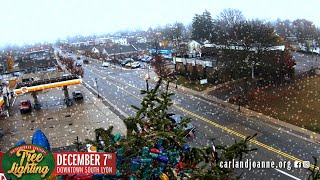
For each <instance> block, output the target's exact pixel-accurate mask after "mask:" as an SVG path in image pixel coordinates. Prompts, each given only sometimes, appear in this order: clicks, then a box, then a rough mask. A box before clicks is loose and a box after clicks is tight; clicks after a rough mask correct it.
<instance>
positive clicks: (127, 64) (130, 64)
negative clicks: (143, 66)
mask: <svg viewBox="0 0 320 180" xmlns="http://www.w3.org/2000/svg"><path fill="white" fill-rule="evenodd" d="M133 63H134V62H128V63H126V65H125V66H126V67H131V66H132V64H133Z"/></svg>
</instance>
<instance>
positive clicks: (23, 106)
mask: <svg viewBox="0 0 320 180" xmlns="http://www.w3.org/2000/svg"><path fill="white" fill-rule="evenodd" d="M19 109H20V112H21V114H23V113H27V112H31V111H32V105H31V101H30V100H23V101H21V102H20V105H19Z"/></svg>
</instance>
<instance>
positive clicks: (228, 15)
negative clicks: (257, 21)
mask: <svg viewBox="0 0 320 180" xmlns="http://www.w3.org/2000/svg"><path fill="white" fill-rule="evenodd" d="M217 20H218V21H219V22H221V24H222V25H224V26H225V27H226V28H231V27H233V26H234V25H235V24H237V23H239V22H241V21H245V20H246V18H245V17H244V16H243V14H242V12H241V11H240V10H238V9H230V8H228V9H224V10H223V11H222V12H221V13H220V14H219V16H218V18H217Z"/></svg>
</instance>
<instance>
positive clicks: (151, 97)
mask: <svg viewBox="0 0 320 180" xmlns="http://www.w3.org/2000/svg"><path fill="white" fill-rule="evenodd" d="M161 84H162V79H160V80H159V81H158V82H157V84H156V85H155V87H154V88H153V89H149V85H148V84H147V89H146V90H141V94H143V95H145V96H144V98H143V100H142V102H141V107H136V106H132V107H133V108H134V109H136V110H137V113H136V114H135V116H132V117H129V118H128V119H126V120H125V121H124V122H125V124H126V126H127V130H128V131H127V136H126V137H123V138H121V139H120V140H119V139H117V138H116V137H117V135H113V134H112V127H110V128H109V129H107V130H104V129H102V128H99V129H96V131H95V132H96V134H97V137H96V139H95V140H86V141H87V143H90V144H93V145H96V146H97V147H98V149H99V150H104V151H108V152H116V153H117V175H116V176H114V177H111V176H108V177H109V178H114V179H117V178H130V177H131V178H138V179H152V178H158V177H163V178H164V177H166V178H168V179H184V177H189V178H191V179H195V178H199V179H226V178H228V179H230V178H232V177H233V176H234V172H233V170H232V169H227V168H221V167H219V163H220V161H228V160H232V159H239V160H241V159H242V158H243V155H244V154H247V153H249V152H250V151H254V150H256V149H250V148H249V147H248V145H247V143H248V142H249V141H250V140H251V139H252V138H254V136H255V135H254V136H252V137H248V138H246V139H244V140H241V141H240V142H235V144H233V145H232V146H229V147H227V146H219V145H217V146H211V147H201V148H198V147H189V146H188V145H186V141H185V139H184V137H185V135H186V134H185V131H184V127H186V125H187V123H188V122H190V121H191V119H188V118H186V119H183V120H182V121H181V123H180V124H179V125H178V126H176V127H175V128H173V127H172V124H171V122H170V120H169V119H168V118H167V115H168V110H169V108H170V106H171V105H172V104H173V103H172V99H171V97H172V96H173V93H170V92H169V90H168V89H169V83H167V84H166V88H165V90H163V91H161V90H160V87H161ZM76 144H77V145H80V144H79V143H76ZM179 157H180V158H179ZM164 179H165V178H164Z"/></svg>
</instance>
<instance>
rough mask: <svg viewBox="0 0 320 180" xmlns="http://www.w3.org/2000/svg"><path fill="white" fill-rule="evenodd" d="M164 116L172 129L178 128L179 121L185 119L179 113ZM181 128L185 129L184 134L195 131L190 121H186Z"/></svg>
mask: <svg viewBox="0 0 320 180" xmlns="http://www.w3.org/2000/svg"><path fill="white" fill-rule="evenodd" d="M166 117H167V118H168V119H169V120H170V121H171V128H172V129H175V128H179V127H180V123H181V122H182V121H183V120H184V119H186V118H185V117H183V116H181V115H179V114H167V116H166ZM182 129H183V130H184V131H185V136H188V135H192V134H193V133H194V132H195V126H194V125H193V124H192V123H191V122H188V123H187V124H186V125H185V126H184V127H183V128H182Z"/></svg>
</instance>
